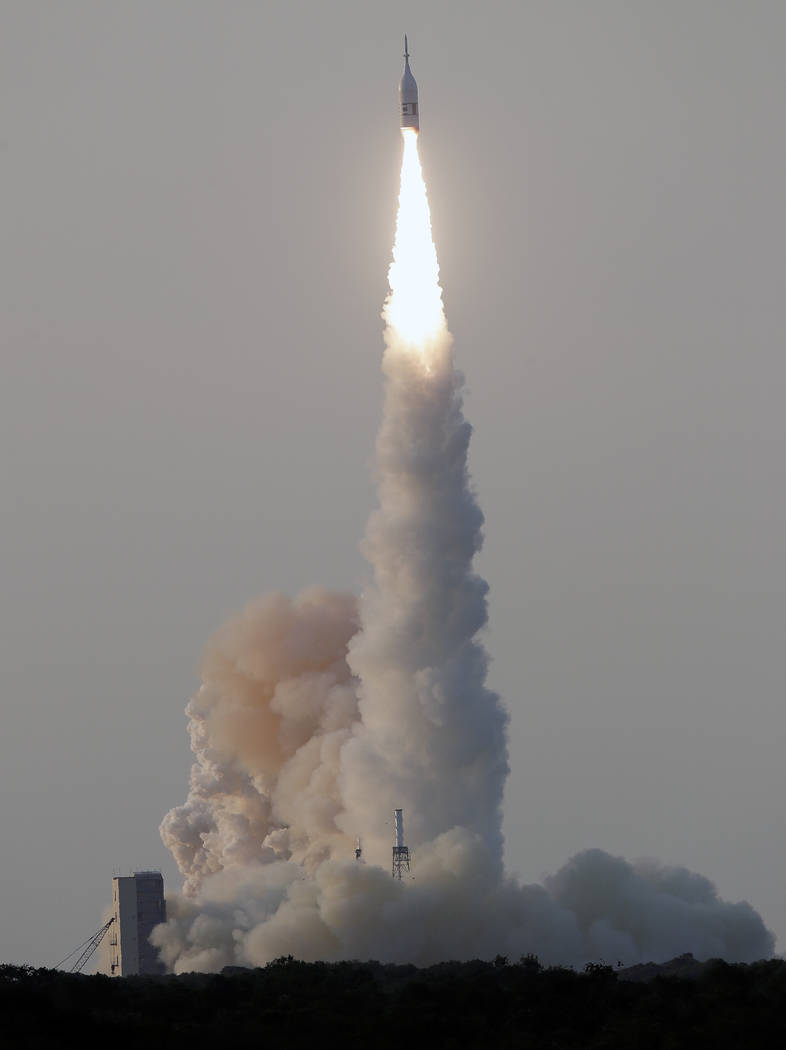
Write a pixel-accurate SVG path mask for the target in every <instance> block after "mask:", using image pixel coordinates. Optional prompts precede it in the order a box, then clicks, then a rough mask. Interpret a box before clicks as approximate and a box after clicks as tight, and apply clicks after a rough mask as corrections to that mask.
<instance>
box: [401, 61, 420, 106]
mask: <svg viewBox="0 0 786 1050" xmlns="http://www.w3.org/2000/svg"><path fill="white" fill-rule="evenodd" d="M398 90H399V94H400V95H401V100H402V102H417V98H418V85H417V83H416V82H415V78H414V77H413V76H412V73H411V71H410V68H409V62H407V63H406V64H405V66H404V72H403V74H402V77H401V83H400V84H399V86H398Z"/></svg>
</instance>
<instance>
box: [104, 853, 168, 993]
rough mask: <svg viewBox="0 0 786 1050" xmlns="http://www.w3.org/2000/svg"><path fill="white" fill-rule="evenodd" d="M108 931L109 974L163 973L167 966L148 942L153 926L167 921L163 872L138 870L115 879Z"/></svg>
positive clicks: (115, 975)
mask: <svg viewBox="0 0 786 1050" xmlns="http://www.w3.org/2000/svg"><path fill="white" fill-rule="evenodd" d="M112 914H113V916H114V919H115V921H114V923H113V924H112V926H110V928H109V951H110V970H109V972H110V975H111V976H112V977H128V976H130V975H131V974H161V973H164V965H163V963H161V962H160V961H159V958H158V952H157V951H156V949H155V948H154V947H153V945H152V944H151V943H150V941H149V937H150V934H151V932H152V930H153V927H154V926H157V925H158V924H159V923H160V922H165V921H166V902H165V900H164V879H163V877H162V875H161V872H160V871H136V872H134V874H133V875H127V876H123V875H116V876H115V877H114V878H113V879H112Z"/></svg>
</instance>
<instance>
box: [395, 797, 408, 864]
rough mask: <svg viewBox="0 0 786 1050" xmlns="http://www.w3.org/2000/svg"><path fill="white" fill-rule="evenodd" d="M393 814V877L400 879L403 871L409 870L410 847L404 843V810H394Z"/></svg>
mask: <svg viewBox="0 0 786 1050" xmlns="http://www.w3.org/2000/svg"><path fill="white" fill-rule="evenodd" d="M393 816H394V820H395V823H394V825H393V878H394V879H400V878H401V874H402V872H403V871H405V870H406V871H407V873H408V872H409V847H408V846H405V845H404V810H403V809H396V810H394V811H393Z"/></svg>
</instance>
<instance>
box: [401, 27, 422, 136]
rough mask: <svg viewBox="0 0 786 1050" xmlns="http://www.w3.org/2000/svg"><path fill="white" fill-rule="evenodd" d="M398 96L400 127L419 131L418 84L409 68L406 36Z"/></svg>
mask: <svg viewBox="0 0 786 1050" xmlns="http://www.w3.org/2000/svg"><path fill="white" fill-rule="evenodd" d="M398 97H399V99H400V101H401V127H402V128H414V129H415V131H419V130H420V118H419V116H418V86H417V84H416V83H415V78H414V77H413V76H412V73H411V72H410V68H409V48H408V47H407V38H406V36H405V37H404V72H403V73H402V75H401V83H400V84H399V86H398Z"/></svg>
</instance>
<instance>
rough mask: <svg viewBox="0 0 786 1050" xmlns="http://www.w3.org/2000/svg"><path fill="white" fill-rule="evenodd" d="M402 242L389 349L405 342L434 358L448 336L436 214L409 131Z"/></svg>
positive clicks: (390, 306) (387, 314) (396, 253)
mask: <svg viewBox="0 0 786 1050" xmlns="http://www.w3.org/2000/svg"><path fill="white" fill-rule="evenodd" d="M401 135H402V138H403V139H404V157H403V160H402V164H401V190H400V193H399V205H398V217H397V219H396V239H395V242H394V245H393V261H392V263H391V264H390V269H389V270H388V283H389V284H390V296H389V297H388V300H387V302H386V303H385V308H384V311H383V315H382V316H383V317H384V319H385V321H386V322H387V324H388V326H389V329H390V333H389V335H390V338H389V339H388V340H387V341H388V344H389V345H400V344H402V343H403V344H405V345H406V346H407V347H410V348H412V349H416V350H417V351H418V352H419V353H420V354H421V356H422V357H423V358H424V360H426V361H427V360H428V356H429V344H430V343H432V342H433V341H434V340H436V339H439V338H444V337H445V336H446V335H447V324H446V321H445V312H444V309H443V306H442V289H441V288H440V286H439V263H438V262H437V250H436V248H435V246H434V241H433V238H432V235H431V212H430V210H429V206H428V197H427V195H426V183H425V182H424V180H423V170H422V168H421V165H420V157H419V156H418V135H417V132H416V131H414V130H413V129H412V128H403V129H402V132H401Z"/></svg>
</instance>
